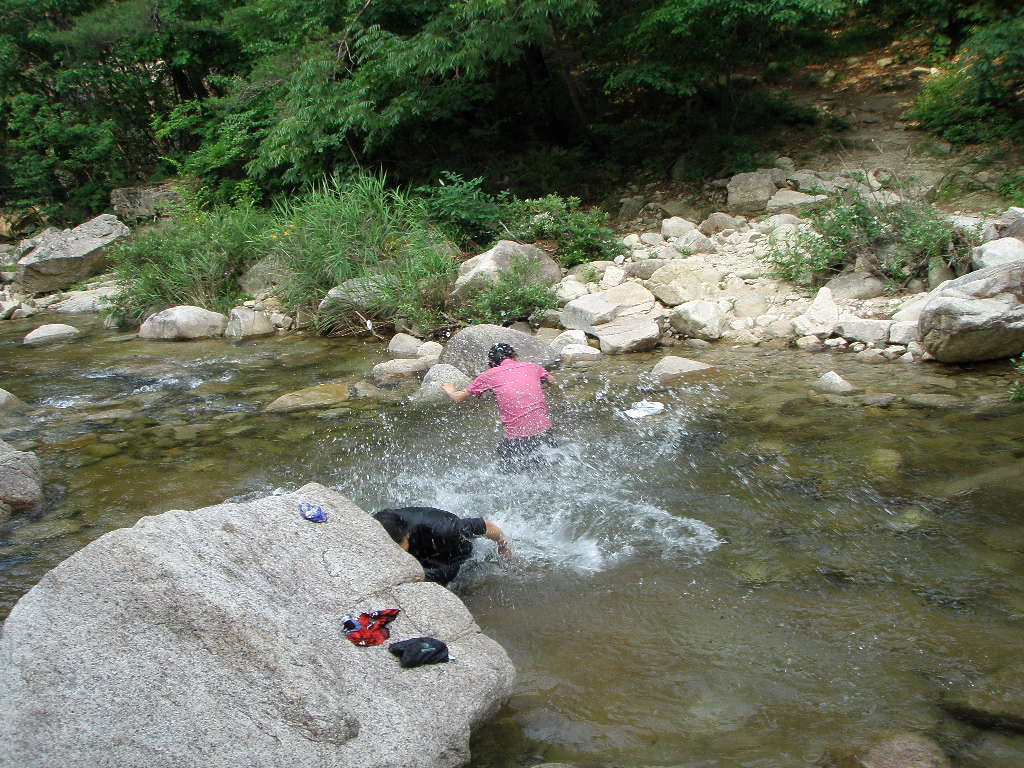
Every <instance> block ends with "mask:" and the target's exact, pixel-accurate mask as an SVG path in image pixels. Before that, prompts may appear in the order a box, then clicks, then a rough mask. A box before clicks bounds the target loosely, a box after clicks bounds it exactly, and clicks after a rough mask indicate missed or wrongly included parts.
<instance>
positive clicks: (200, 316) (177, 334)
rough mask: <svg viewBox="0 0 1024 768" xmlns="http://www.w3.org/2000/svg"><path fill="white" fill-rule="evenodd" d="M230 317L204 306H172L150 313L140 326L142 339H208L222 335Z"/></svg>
mask: <svg viewBox="0 0 1024 768" xmlns="http://www.w3.org/2000/svg"><path fill="white" fill-rule="evenodd" d="M227 324H228V318H227V317H226V316H225V315H222V314H221V313H220V312H211V311H210V310H208V309H203V308H202V307H191V306H181V307H171V308H169V309H165V310H163V311H161V312H157V313H156V314H153V315H150V316H149V317H147V318H146V319H145V321H143V323H142V325H141V326H140V327H139V338H140V339H164V340H167V341H177V340H182V339H206V338H210V337H213V336H221V335H223V333H224V329H225V328H226V327H227Z"/></svg>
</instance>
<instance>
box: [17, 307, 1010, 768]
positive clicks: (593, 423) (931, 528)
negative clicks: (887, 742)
mask: <svg viewBox="0 0 1024 768" xmlns="http://www.w3.org/2000/svg"><path fill="white" fill-rule="evenodd" d="M75 322H76V324H79V325H82V321H79V320H77V319H76V321H75ZM90 322H91V321H85V324H84V325H83V327H84V328H85V334H84V336H85V338H84V339H83V340H82V341H79V342H76V343H74V344H68V345H64V346H60V347H47V348H41V349H30V348H25V347H22V346H21V345H20V340H21V338H22V337H23V335H24V334H25V333H26V332H27V331H28V330H31V328H33V327H35V326H37V325H38V324H39V318H33V319H32V320H31V321H22V322H15V323H5V324H4V325H3V326H2V327H0V387H3V388H5V389H8V390H10V391H13V392H15V393H16V394H17V395H19V396H20V397H21V398H22V399H24V400H26V401H28V402H30V403H32V404H33V405H34V406H35V408H34V410H33V411H32V413H31V415H30V417H29V418H27V419H12V418H4V419H2V420H0V438H2V439H4V440H6V441H8V442H10V443H12V444H14V445H15V446H16V447H19V448H23V449H31V450H35V451H36V452H38V454H39V455H40V457H41V458H42V461H43V464H44V469H45V474H46V480H47V500H46V504H45V508H44V509H43V510H42V512H41V513H40V514H37V515H34V516H29V517H25V516H21V517H16V518H15V519H13V520H12V521H10V522H9V523H7V524H6V525H5V526H3V527H2V528H0V616H4V615H6V614H7V612H8V611H9V610H10V608H11V606H12V605H13V604H14V602H16V601H17V599H18V597H20V595H22V594H23V593H24V592H25V591H27V590H28V589H29V588H30V587H31V586H32V585H33V584H34V583H35V582H36V581H37V580H38V579H39V578H40V577H41V576H42V574H43V573H45V572H46V570H48V569H49V568H51V567H53V566H54V565H55V564H57V563H58V562H60V561H61V560H62V559H64V558H65V557H67V556H68V555H69V554H71V553H72V552H74V551H75V550H77V549H79V548H80V547H82V546H84V545H85V544H87V543H88V542H89V541H91V540H93V539H95V538H96V537H98V536H100V535H101V534H103V533H105V532H106V531H109V530H112V529H114V528H118V527H123V526H127V525H132V524H133V523H134V522H135V521H136V520H138V519H139V518H140V517H141V516H143V515H148V514H154V513H158V512H161V511H164V510H167V509H171V508H185V509H188V508H195V507H199V506H205V505H209V504H214V503H218V502H220V501H223V500H225V499H229V498H248V497H253V496H259V495H265V494H268V493H272V492H274V491H275V490H278V489H291V488H295V487H298V486H299V485H302V484H303V483H306V482H309V481H317V482H321V483H324V484H326V485H330V486H332V487H335V488H337V489H338V490H340V491H341V492H343V493H345V494H347V495H349V496H351V497H352V498H353V499H354V500H355V501H356V502H357V503H358V504H360V505H361V506H362V507H364V508H366V509H375V508H379V507H382V506H387V505H397V504H413V503H415V504H430V505H434V506H439V507H444V508H447V509H450V510H452V511H454V512H457V513H459V514H464V515H470V514H472V515H483V516H486V517H490V518H493V519H495V520H497V521H498V522H500V523H501V524H502V525H503V527H504V528H505V529H506V531H507V532H508V533H510V534H511V535H512V536H513V538H514V539H515V540H516V548H517V551H518V553H519V555H520V564H519V568H518V569H517V570H516V571H514V572H506V571H503V570H502V569H501V568H500V567H499V565H498V564H497V563H496V562H494V560H493V555H491V554H489V553H488V552H487V551H486V548H481V552H480V553H479V555H480V556H479V558H478V559H477V560H476V561H474V562H472V563H471V564H470V565H469V566H468V567H467V568H466V569H464V573H463V574H462V575H460V578H459V581H458V582H457V584H456V585H455V587H456V589H457V591H458V592H459V593H460V594H461V595H462V597H463V599H464V600H465V601H466V603H467V604H468V605H469V607H470V609H471V610H472V612H473V614H474V615H475V616H476V618H477V621H478V622H479V624H480V625H481V627H482V628H483V629H484V631H485V632H487V633H488V634H489V635H491V636H492V637H494V638H495V639H496V640H498V642H500V643H501V644H502V645H503V646H504V647H505V648H506V649H507V650H508V652H509V654H510V655H511V657H512V659H513V661H514V662H515V664H516V667H517V668H518V670H519V673H520V674H519V683H518V687H517V690H516V693H515V695H514V696H513V698H512V700H511V701H510V702H509V704H508V705H507V706H506V707H505V708H504V709H503V710H502V711H501V712H500V713H499V714H498V716H497V717H496V718H495V719H494V720H493V721H492V722H491V723H489V724H488V725H487V726H486V727H485V728H483V729H482V730H481V731H480V732H479V733H478V734H477V735H476V736H475V737H474V741H473V763H472V765H473V766H474V768H512V767H513V766H530V765H535V764H537V763H539V762H543V761H566V762H573V763H576V764H578V765H580V766H588V767H589V766H593V767H594V768H597V767H601V768H610V767H611V766H622V767H623V768H634V767H636V768H639V767H640V766H677V767H680V768H681V767H682V766H686V767H687V768H705V767H706V766H751V767H755V768H788V767H789V766H796V765H812V764H814V763H815V762H816V761H818V760H819V759H820V758H821V756H822V754H823V753H824V752H825V750H826V749H828V748H830V747H833V746H841V745H843V744H849V743H852V742H854V741H856V740H858V739H859V738H861V737H863V736H864V735H865V734H867V733H869V732H872V731H875V730H879V729H886V728H898V729H909V730H914V731H921V732H925V733H928V734H930V735H932V736H933V737H935V738H937V739H938V740H939V742H940V743H941V744H942V745H943V746H944V747H946V749H947V750H949V751H950V752H951V753H952V754H953V755H954V756H955V760H956V765H957V766H958V767H959V768H982V766H984V767H985V768H999V767H1000V766H1011V765H1014V766H1019V765H1024V737H1022V736H1013V735H996V734H992V733H987V732H983V731H979V730H977V729H975V728H973V727H970V726H967V725H965V724H963V723H960V722H958V721H956V720H954V719H952V718H951V717H950V716H948V715H947V714H945V713H944V711H943V710H942V709H941V707H940V702H941V699H942V696H943V693H944V691H945V690H946V689H947V688H949V687H950V686H954V685H957V684H960V683H963V682H965V681H970V680H973V679H976V678H977V677H978V676H980V675H982V674H985V673H987V672H991V671H994V670H996V669H998V668H999V667H1000V666H1001V665H1003V664H1005V663H1008V662H1011V661H1015V660H1016V659H1017V658H1018V657H1019V653H1020V648H1021V646H1022V640H1024V634H1022V630H1024V525H1022V521H1021V515H1022V504H1021V500H1022V499H1024V409H1022V408H1020V407H1013V406H1010V405H1007V404H1005V392H1006V390H1007V387H1008V385H1009V382H1010V380H1011V374H1010V370H1009V366H1008V365H1006V364H1005V363H997V364H991V365H986V366H980V367H976V368H971V369H947V368H943V367H940V366H905V365H903V364H891V365H887V366H868V365H864V364H860V363H857V362H856V361H854V360H853V359H852V358H851V357H846V356H843V355H832V354H829V353H826V354H818V355H808V354H803V353H795V352H790V351H780V350H774V351H773V350H759V349H745V348H739V349H733V348H729V347H727V346H725V345H719V346H716V347H714V348H712V349H710V350H705V351H702V352H699V353H686V352H682V354H688V355H689V356H695V357H699V358H700V359H703V360H705V361H706V362H711V363H714V364H716V365H717V366H718V367H719V371H718V373H717V374H716V375H714V376H712V377H709V378H707V379H705V380H703V381H701V382H697V383H694V384H692V385H690V386H687V387H684V388H679V389H675V390H672V391H657V390H656V389H654V388H652V386H651V383H650V382H649V381H648V380H646V378H645V375H644V372H645V371H648V370H649V369H650V367H651V366H652V365H653V362H654V360H655V359H656V358H657V356H658V355H655V354H652V355H643V356H628V357H621V358H613V359H610V360H608V361H606V362H604V363H602V364H601V365H600V366H598V367H596V368H592V369H588V370H587V371H585V372H581V371H565V372H558V373H557V374H556V376H557V378H558V380H559V382H560V384H559V387H558V388H556V389H555V390H553V392H552V394H551V398H550V399H551V404H552V410H553V415H554V418H555V421H556V424H557V429H558V433H559V438H560V447H559V448H558V449H557V450H556V451H555V453H554V454H553V456H552V463H551V464H550V465H549V466H547V467H544V468H542V469H540V470H537V471H536V472H531V473H526V474H522V475H512V476H504V475H501V474H499V473H498V472H496V471H495V469H494V468H493V466H492V463H491V457H492V455H493V449H494V444H495V442H496V440H497V437H498V431H497V425H496V419H495V411H494V408H493V406H492V405H491V404H489V403H476V404H474V405H471V406H470V405H467V406H463V407H460V408H454V407H453V408H448V409H444V410H441V411H437V410H431V409H425V408H418V407H414V406H411V405H408V404H401V403H392V404H383V405H382V404H380V403H373V402H368V401H363V400H353V401H350V402H348V403H346V404H345V405H344V407H341V408H337V409H334V410H331V411H312V412H309V411H307V412H304V413H299V414H291V415H273V414H266V413H263V412H262V407H263V406H264V405H266V403H268V402H270V401H271V400H272V399H274V398H276V397H277V396H278V395H280V394H283V393H285V392H289V391H294V390H296V389H300V388H302V387H304V386H309V385H311V384H314V383H317V382H322V381H326V380H328V379H332V378H338V377H345V376H356V375H359V374H363V373H365V372H367V371H368V370H369V368H370V366H371V365H372V364H373V363H374V362H377V361H378V360H380V359H382V357H383V348H382V345H381V344H379V343H378V342H372V341H352V340H349V341H342V340H331V339H319V338H303V337H285V338H272V339H266V340H260V341H252V342H247V343H244V344H241V345H235V346H233V345H231V344H228V343H225V342H224V341H209V342H188V343H175V344H159V343H153V342H141V341H139V340H138V339H136V338H134V337H133V336H132V335H130V334H122V333H118V332H115V331H106V330H103V329H101V328H99V326H98V325H92V324H89V323H90ZM832 369H834V370H837V371H838V372H839V373H840V374H842V375H844V376H845V377H846V378H848V379H849V380H851V381H853V382H854V383H856V384H858V385H860V386H862V387H864V388H865V391H866V392H867V393H868V394H873V393H891V394H894V395H898V396H900V398H901V399H899V400H897V401H896V402H894V403H892V404H891V405H888V406H887V407H879V406H878V405H875V406H864V405H854V403H856V402H857V401H856V400H853V399H851V398H838V399H834V400H833V401H829V400H826V399H823V398H820V397H810V396H809V394H808V384H809V383H810V382H812V381H813V380H814V379H816V378H817V377H818V376H820V375H821V374H822V373H824V372H826V371H828V370H832ZM920 395H929V396H931V395H943V396H945V397H944V398H937V400H936V401H935V402H932V403H931V404H929V403H928V402H925V401H918V400H915V399H914V398H915V397H917V396H920ZM641 399H654V400H659V401H661V402H663V403H665V405H666V409H665V411H664V412H663V413H662V414H658V415H656V416H651V417H648V418H646V419H642V420H632V419H630V418H628V417H626V416H625V415H623V411H624V410H626V409H627V408H629V406H630V405H631V404H632V403H633V402H635V401H637V400H641ZM874 402H884V401H874ZM1021 685H1022V686H1024V681H1022V682H1021Z"/></svg>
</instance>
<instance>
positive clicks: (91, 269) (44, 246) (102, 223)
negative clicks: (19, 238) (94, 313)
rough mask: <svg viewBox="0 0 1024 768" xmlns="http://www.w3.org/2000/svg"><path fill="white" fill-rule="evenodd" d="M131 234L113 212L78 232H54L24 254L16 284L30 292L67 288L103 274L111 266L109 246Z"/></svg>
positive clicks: (79, 228) (19, 264) (90, 222)
mask: <svg viewBox="0 0 1024 768" xmlns="http://www.w3.org/2000/svg"><path fill="white" fill-rule="evenodd" d="M128 233H129V230H128V227H126V226H125V225H124V224H122V223H121V222H120V221H118V219H117V217H116V216H112V215H110V214H109V213H105V214H102V215H101V216H97V217H96V218H94V219H90V220H89V221H87V222H85V223H84V224H79V225H78V226H77V227H75V228H74V229H65V230H64V231H63V232H58V231H53V232H51V233H50V234H49V235H45V236H42V237H40V238H38V242H36V243H35V244H34V245H33V246H32V247H31V248H30V249H28V250H27V251H24V252H23V254H22V256H21V258H19V259H18V272H17V274H16V276H15V278H14V279H15V282H16V283H19V284H20V285H21V287H22V289H23V290H24V291H26V292H28V293H48V292H50V291H59V290H61V289H62V288H67V287H68V286H69V285H73V284H74V283H77V282H80V281H82V280H84V279H85V278H87V277H92V276H93V275H95V274H96V273H98V272H100V271H102V270H103V269H104V267H106V265H107V259H106V256H105V250H106V247H107V246H108V245H110V244H111V243H113V242H115V241H116V240H120V239H121V238H124V237H127V236H128ZM19 250H20V249H19Z"/></svg>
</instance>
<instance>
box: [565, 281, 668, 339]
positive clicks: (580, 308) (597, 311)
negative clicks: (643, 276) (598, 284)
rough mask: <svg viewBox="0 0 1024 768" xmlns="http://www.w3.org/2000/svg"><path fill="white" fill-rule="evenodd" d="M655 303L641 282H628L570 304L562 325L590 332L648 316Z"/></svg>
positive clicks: (652, 295)
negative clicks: (620, 320)
mask: <svg viewBox="0 0 1024 768" xmlns="http://www.w3.org/2000/svg"><path fill="white" fill-rule="evenodd" d="M662 269H664V267H663V268H662ZM659 271H660V270H659ZM655 274H657V273H655ZM654 302H655V298H654V294H652V293H651V292H650V291H648V290H647V289H646V288H644V287H643V286H642V285H641V284H640V283H637V282H626V283H623V284H622V285H620V286H617V287H615V288H611V289H609V290H607V291H600V292H598V293H591V294H588V295H586V296H581V297H579V298H577V299H573V300H572V301H570V302H569V303H568V304H566V306H565V309H564V310H563V311H562V325H563V326H564V327H565V328H567V329H569V330H581V331H590V330H591V329H592V328H593V327H594V326H596V325H601V324H604V323H608V322H611V321H612V320H614V319H615V318H617V317H622V316H629V315H641V314H646V313H649V312H650V311H651V310H652V309H653V308H654Z"/></svg>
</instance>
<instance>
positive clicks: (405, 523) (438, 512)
mask: <svg viewBox="0 0 1024 768" xmlns="http://www.w3.org/2000/svg"><path fill="white" fill-rule="evenodd" d="M373 516H374V518H376V519H377V522H379V523H380V524H381V525H382V526H384V530H385V531H387V532H388V535H389V536H390V537H391V538H392V539H393V540H394V541H395V542H397V543H398V545H399V546H400V547H401V548H402V549H404V550H405V551H406V552H408V553H409V554H410V555H412V556H413V557H415V558H416V559H417V560H419V562H420V565H422V566H423V570H424V572H425V573H426V580H427V581H436V582H437V583H438V584H441V585H446V584H447V583H448V582H450V581H451V580H452V579H454V578H455V576H456V575H457V574H458V572H459V568H461V567H462V564H463V563H464V562H466V560H468V559H469V556H470V555H471V554H472V552H473V538H475V537H477V536H484V537H486V538H488V539H490V540H491V541H493V542H495V543H496V544H497V545H498V554H499V555H500V556H501V557H503V558H511V557H512V550H511V548H510V547H509V541H508V538H506V536H505V533H504V532H503V531H502V530H501V528H499V527H498V526H497V525H496V524H495V523H492V522H491V521H490V520H484V519H483V518H482V517H458V516H456V515H453V514H452V513H451V512H446V511H445V510H443V509H435V508H434V507H398V508H396V509H382V510H380V511H379V512H374V513H373Z"/></svg>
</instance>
